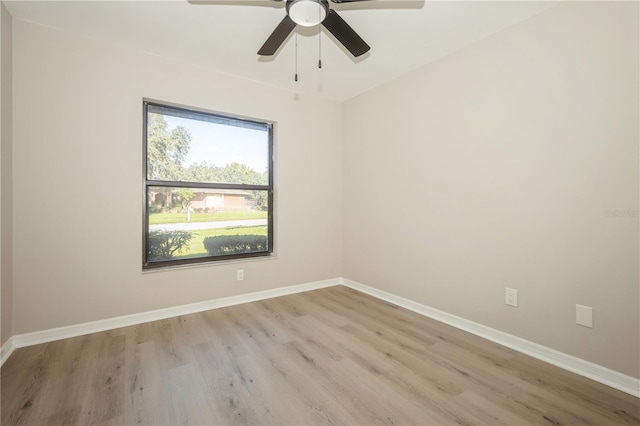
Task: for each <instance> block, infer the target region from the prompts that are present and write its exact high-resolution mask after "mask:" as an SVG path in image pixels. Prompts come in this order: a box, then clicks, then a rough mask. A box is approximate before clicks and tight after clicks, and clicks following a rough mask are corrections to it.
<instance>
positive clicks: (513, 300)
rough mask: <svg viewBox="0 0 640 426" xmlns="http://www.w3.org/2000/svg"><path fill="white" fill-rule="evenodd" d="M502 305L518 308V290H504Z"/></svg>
mask: <svg viewBox="0 0 640 426" xmlns="http://www.w3.org/2000/svg"><path fill="white" fill-rule="evenodd" d="M504 303H506V304H507V305H510V306H518V290H516V289H514V288H505V292H504Z"/></svg>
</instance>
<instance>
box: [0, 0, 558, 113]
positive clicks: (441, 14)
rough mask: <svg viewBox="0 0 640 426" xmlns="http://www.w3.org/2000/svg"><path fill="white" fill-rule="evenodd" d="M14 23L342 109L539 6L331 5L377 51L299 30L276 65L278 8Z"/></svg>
mask: <svg viewBox="0 0 640 426" xmlns="http://www.w3.org/2000/svg"><path fill="white" fill-rule="evenodd" d="M5 4H6V6H7V8H8V9H9V11H10V13H11V15H12V16H13V17H14V19H21V20H25V21H31V22H36V23H39V24H43V25H47V26H50V27H54V28H59V29H62V30H66V31H71V32H74V33H80V34H84V35H87V36H89V37H92V38H96V39H101V40H107V41H110V42H113V43H118V44H126V45H128V46H130V47H131V48H134V49H140V50H143V51H147V52H151V53H154V54H157V55H160V56H164V57H168V58H173V59H177V60H180V61H185V62H188V63H192V64H197V65H200V66H203V67H207V68H210V69H213V70H217V71H220V72H223V73H227V74H232V75H236V76H240V77H244V78H248V79H251V80H255V81H259V82H262V83H266V84H269V85H272V86H277V87H281V88H285V89H288V90H292V91H296V92H298V93H300V94H306V95H313V96H318V97H321V98H326V99H333V100H338V101H343V100H346V99H349V98H351V97H353V96H356V95H358V94H360V93H363V92H365V91H367V90H369V89H371V88H373V87H375V86H378V85H380V84H383V83H385V82H387V81H389V80H392V79H394V78H396V77H399V76H400V75H402V74H405V73H407V72H409V71H411V70H413V69H415V68H418V67H420V66H422V65H425V64H427V63H429V62H432V61H434V60H437V59H438V58H441V57H443V56H445V55H447V54H450V53H452V52H455V51H456V50H459V49H461V48H463V47H465V46H467V45H469V44H470V43H473V42H475V41H477V40H480V39H482V38H484V37H487V36H489V35H491V34H493V33H496V32H498V31H501V30H503V29H505V28H507V27H510V26H512V25H514V24H517V23H518V22H521V21H523V20H525V19H527V18H529V17H531V16H533V15H535V14H537V13H540V12H542V11H544V10H546V9H548V8H550V7H552V6H554V5H555V4H556V3H555V2H541V1H523V2H521V1H502V2H485V1H471V2H466V1H465V2H462V1H426V2H425V1H423V0H408V1H405V0H372V1H365V2H357V3H342V4H334V3H331V7H332V8H333V9H335V10H336V11H337V12H338V13H339V14H340V15H341V16H342V18H344V20H346V21H347V22H348V23H349V24H350V25H351V26H352V27H353V28H354V29H355V30H356V31H357V32H358V34H359V35H360V36H361V37H362V38H363V39H364V40H365V41H366V42H367V43H368V44H369V45H370V46H371V51H370V52H369V53H367V54H365V55H363V56H362V57H360V58H357V59H355V58H353V57H352V56H351V55H350V54H349V53H348V52H347V51H346V50H345V49H344V48H342V47H341V46H339V45H338V44H336V43H337V42H336V41H335V39H333V36H331V35H330V34H329V33H328V32H327V31H326V30H323V31H322V36H321V37H322V38H321V43H322V63H323V68H322V69H318V67H317V64H318V44H319V41H318V27H316V28H311V29H308V28H301V27H298V30H297V34H298V74H299V81H298V82H297V83H296V82H295V81H294V73H295V57H296V55H295V36H294V34H292V35H291V36H290V38H289V39H288V40H287V41H286V42H285V44H284V45H283V46H282V47H281V48H280V50H279V51H278V53H277V54H276V55H275V56H274V57H271V58H264V57H260V56H258V55H257V53H256V52H257V51H258V49H259V48H260V46H262V44H263V43H264V41H265V40H266V39H267V37H268V36H269V34H271V32H272V31H273V29H274V28H275V27H276V25H277V24H278V23H279V22H280V21H281V20H282V18H283V17H284V15H285V9H284V2H281V3H278V2H275V1H272V0H203V1H200V0H189V1H187V0H173V1H149V0H146V1H62V2H60V1H30V0H21V1H6V2H5Z"/></svg>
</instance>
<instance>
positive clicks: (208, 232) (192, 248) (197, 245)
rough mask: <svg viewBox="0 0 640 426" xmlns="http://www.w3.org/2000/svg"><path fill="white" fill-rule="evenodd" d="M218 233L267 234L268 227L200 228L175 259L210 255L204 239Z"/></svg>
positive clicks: (194, 232)
mask: <svg viewBox="0 0 640 426" xmlns="http://www.w3.org/2000/svg"><path fill="white" fill-rule="evenodd" d="M229 220H231V219H229ZM218 235H267V227H266V226H250V227H239V228H221V229H200V230H197V231H193V239H192V240H191V241H190V242H189V244H188V246H187V247H186V248H185V249H184V250H182V251H181V252H180V253H179V254H177V255H176V256H174V259H180V258H188V257H200V256H208V253H207V250H206V249H205V248H204V244H203V242H202V241H203V240H204V239H205V238H206V237H213V236H218Z"/></svg>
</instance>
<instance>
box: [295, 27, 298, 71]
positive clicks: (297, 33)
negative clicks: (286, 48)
mask: <svg viewBox="0 0 640 426" xmlns="http://www.w3.org/2000/svg"><path fill="white" fill-rule="evenodd" d="M295 81H298V32H297V31H296V77H295Z"/></svg>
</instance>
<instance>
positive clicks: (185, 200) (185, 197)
mask: <svg viewBox="0 0 640 426" xmlns="http://www.w3.org/2000/svg"><path fill="white" fill-rule="evenodd" d="M175 195H176V199H177V200H178V201H180V203H181V204H182V208H183V209H186V208H187V206H188V205H189V201H191V199H192V198H193V197H195V195H196V194H195V192H193V189H191V188H180V189H178V190H177V191H176V192H175Z"/></svg>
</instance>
